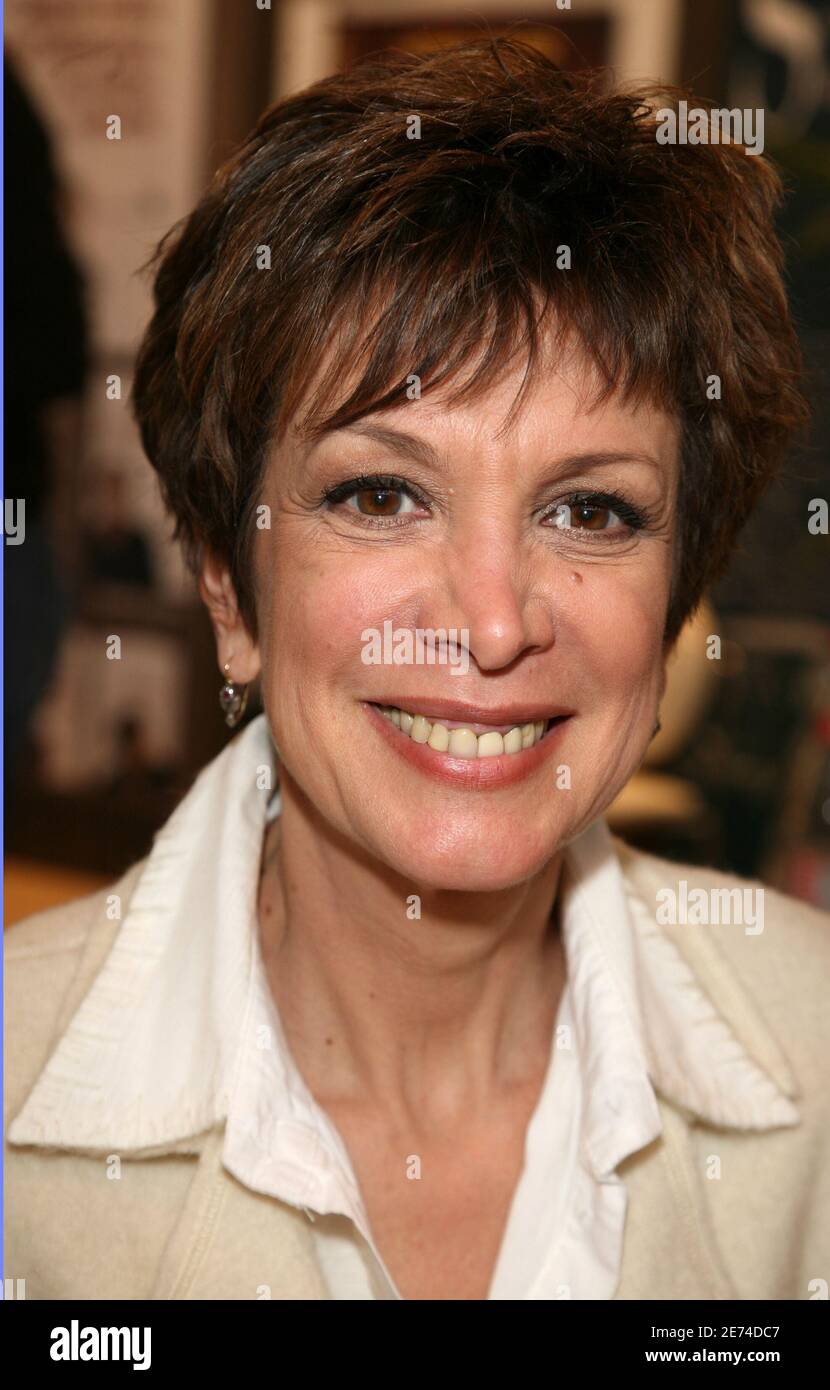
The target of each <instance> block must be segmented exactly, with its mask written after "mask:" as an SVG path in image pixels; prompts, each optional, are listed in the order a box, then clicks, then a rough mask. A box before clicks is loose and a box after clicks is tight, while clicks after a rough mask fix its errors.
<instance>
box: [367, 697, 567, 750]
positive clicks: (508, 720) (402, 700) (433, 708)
mask: <svg viewBox="0 0 830 1390" xmlns="http://www.w3.org/2000/svg"><path fill="white" fill-rule="evenodd" d="M372 703H373V704H376V705H391V706H393V707H394V708H395V709H405V710H406V711H407V713H408V714H422V715H424V716H425V717H426V718H427V719H429V718H435V719H468V720H469V721H470V723H471V724H509V725H510V726H511V727H513V726H514V725H516V724H535V723H536V722H537V720H539V719H558V718H561V717H562V716H563V715H571V714H573V713H574V711H573V710H572V709H557V708H555V707H552V706H551V705H540V704H535V705H490V706H485V705H465V704H464V703H463V702H462V701H461V700H441V699H435V700H420V699H417V698H416V697H410V696H397V695H395V696H390V698H389V699H387V698H386V697H384V698H383V699H382V700H374V701H373V702H372ZM510 756H511V757H512V756H513V755H512V754H510ZM516 756H517V757H518V754H517V755H516Z"/></svg>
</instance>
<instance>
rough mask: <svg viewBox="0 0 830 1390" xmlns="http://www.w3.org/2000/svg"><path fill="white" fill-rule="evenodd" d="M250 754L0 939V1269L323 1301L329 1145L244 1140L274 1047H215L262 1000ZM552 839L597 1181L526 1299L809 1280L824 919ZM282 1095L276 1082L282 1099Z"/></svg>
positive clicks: (814, 1254) (734, 1288)
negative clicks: (672, 917)
mask: <svg viewBox="0 0 830 1390" xmlns="http://www.w3.org/2000/svg"><path fill="white" fill-rule="evenodd" d="M268 747H269V742H268V739H267V731H266V727H265V723H264V720H263V719H261V720H258V721H254V724H252V725H250V726H248V728H247V729H246V730H245V731H243V733H242V735H240V736H238V737H237V738H236V739H234V740H233V741H232V743H231V744H230V745H229V747H228V748H227V749H226V750H225V751H224V753H223V754H221V755H220V757H219V758H217V759H215V760H214V762H213V763H212V764H210V766H209V767H208V768H207V769H205V771H204V772H203V773H202V775H201V777H200V778H199V779H198V780H197V782H196V784H195V786H194V788H193V789H192V790H191V792H190V793H189V794H188V796H187V797H186V798H185V800H184V802H183V803H182V805H181V806H180V807H179V808H178V810H177V812H176V813H175V814H174V816H173V817H171V820H170V821H169V822H168V824H167V825H166V826H165V827H164V828H163V830H162V831H161V832H160V833H159V836H158V837H157V839H156V842H155V845H154V848H153V851H152V853H151V854H150V856H148V858H147V859H145V860H143V861H142V862H141V863H139V864H136V865H134V866H133V867H132V868H131V869H130V870H129V871H128V873H127V874H125V875H124V877H123V878H122V879H121V881H120V882H119V883H117V884H115V885H113V887H112V888H111V889H108V890H106V891H105V892H103V893H98V894H94V895H92V896H91V897H89V898H86V899H84V900H82V901H81V902H78V903H74V904H71V905H70V906H68V907H65V908H59V909H53V910H51V911H48V912H45V913H41V914H39V915H38V916H35V917H33V918H30V919H29V920H28V921H26V922H23V923H20V924H18V925H17V926H15V927H14V928H12V929H10V930H9V931H8V932H7V933H6V953H5V955H6V1010H5V1014H6V1062H5V1074H6V1076H5V1080H6V1085H5V1100H6V1110H5V1114H6V1147H5V1157H4V1162H5V1172H6V1183H5V1202H6V1207H5V1230H6V1246H5V1276H6V1278H7V1279H8V1278H12V1279H16V1280H19V1279H25V1281H26V1283H25V1290H26V1297H27V1298H34V1299H50V1298H55V1299H64V1298H67V1299H68V1298H80V1299H85V1298H86V1299H93V1298H123V1299H135V1298H137V1299H144V1298H153V1299H225V1298H233V1299H245V1298H269V1297H270V1298H278V1299H318V1298H321V1299H323V1298H330V1297H332V1293H331V1288H332V1272H331V1268H327V1267H326V1263H325V1245H324V1243H323V1244H321V1240H320V1234H321V1233H320V1229H319V1227H320V1226H322V1225H323V1223H314V1224H315V1225H316V1226H317V1227H318V1229H316V1230H315V1229H314V1226H313V1225H311V1224H310V1223H309V1220H308V1216H307V1214H306V1211H305V1209H304V1204H303V1202H302V1201H301V1200H300V1198H301V1197H302V1196H303V1195H304V1194H306V1193H310V1192H313V1191H314V1190H315V1183H318V1184H319V1185H320V1191H321V1193H322V1197H321V1199H320V1200H318V1201H316V1202H311V1201H310V1199H309V1201H310V1205H314V1206H315V1209H316V1210H319V1211H324V1212H325V1211H327V1210H335V1211H337V1210H350V1208H348V1207H343V1206H342V1205H341V1206H337V1204H336V1201H335V1199H334V1198H333V1197H332V1189H333V1186H336V1182H337V1181H338V1180H339V1181H341V1183H343V1184H344V1185H345V1186H346V1187H348V1186H349V1168H348V1160H347V1158H346V1157H345V1155H344V1164H343V1167H342V1168H340V1169H338V1167H337V1165H336V1164H335V1165H334V1166H331V1167H329V1168H326V1167H324V1166H323V1165H322V1164H319V1163H318V1161H317V1160H318V1154H317V1150H318V1148H319V1145H318V1144H317V1138H318V1137H322V1138H323V1139H324V1140H325V1138H326V1134H325V1131H324V1126H325V1117H324V1116H323V1115H322V1114H320V1113H317V1114H316V1115H314V1116H311V1118H312V1120H313V1122H314V1123H316V1124H317V1125H318V1127H319V1129H318V1131H317V1132H314V1131H309V1130H308V1128H306V1129H305V1130H303V1131H299V1130H298V1132H297V1137H296V1138H295V1139H294V1141H293V1142H294V1143H295V1145H296V1149H295V1151H294V1152H292V1151H291V1149H290V1142H291V1131H292V1125H291V1123H290V1122H289V1123H288V1124H284V1122H283V1121H284V1115H285V1113H286V1112H282V1117H281V1115H280V1112H279V1110H277V1112H276V1116H277V1120H278V1122H279V1124H278V1125H273V1126H272V1128H271V1129H267V1133H268V1135H269V1138H268V1141H267V1142H265V1143H263V1140H262V1134H263V1126H262V1121H263V1117H265V1119H267V1120H269V1121H271V1120H273V1118H274V1117H273V1115H269V1112H268V1109H269V1106H271V1107H273V1106H274V1105H277V1104H278V1103H279V1104H282V1103H283V1102H282V1101H279V1102H277V1101H275V1099H274V1096H275V1092H279V1091H280V1087H281V1076H285V1075H288V1074H287V1073H286V1072H285V1066H286V1057H285V1055H284V1053H283V1052H281V1051H280V1050H279V1049H277V1052H276V1054H275V1058H274V1060H273V1065H274V1066H275V1067H276V1068H277V1070H275V1071H273V1072H272V1073H271V1074H269V1073H268V1071H267V1068H265V1067H264V1066H263V1061H264V1058H263V1054H262V1053H260V1054H259V1056H258V1057H257V1056H253V1055H252V1056H251V1057H249V1058H248V1060H247V1063H246V1059H245V1055H244V1048H243V1049H239V1048H238V1047H236V1046H234V1047H232V1046H231V1043H233V1042H235V1040H237V1039H238V1038H239V1037H240V1036H241V1034H242V1033H243V1031H244V1029H243V1028H242V1026H241V1023H242V1021H243V1020H247V1021H248V1023H249V1024H252V1023H255V1021H256V1019H257V1018H258V1017H263V1016H264V1015H263V1014H262V1012H261V1010H262V1009H263V1008H264V1007H265V1000H264V998H263V997H262V995H263V990H262V980H261V978H259V977H257V975H256V971H255V970H252V969H251V959H252V953H251V951H250V940H249V933H248V929H247V927H246V926H245V924H246V923H249V922H250V921H251V920H252V917H253V913H252V907H253V894H254V892H255V873H254V872H253V868H254V867H255V860H256V856H257V855H258V846H259V844H260V843H261V836H262V830H263V825H264V819H265V815H266V809H265V806H266V801H267V797H266V796H264V795H263V794H260V793H258V792H257V791H256V790H255V783H256V781H257V780H258V779H257V778H256V777H255V776H254V775H253V774H255V773H258V772H260V771H262V770H263V768H265V767H266V766H267V761H268V754H267V749H268ZM262 780H263V781H264V782H265V784H266V785H268V784H269V779H268V778H267V777H266V778H264V779H262ZM603 837H604V838H603ZM609 847H610V848H609ZM569 852H570V853H571V855H572V857H571V858H570V859H569V861H568V863H569V873H570V875H571V877H572V879H573V885H572V888H571V891H570V896H569V899H568V901H569V902H570V904H571V906H570V908H569V909H568V915H566V919H565V922H566V925H565V935H566V942H567V946H568V950H567V959H568V971H569V988H571V989H572V990H573V997H574V1015H575V1024H576V1031H577V1036H578V1037H580V1036H581V1035H580V1024H581V1020H582V1019H583V1017H587V1016H588V1001H589V996H591V995H592V996H593V1003H591V1005H590V1010H591V1014H592V1016H593V1017H594V1020H595V1021H594V1042H593V1043H590V1036H589V1034H588V1033H587V1031H586V1032H585V1033H584V1037H585V1038H586V1039H587V1040H588V1041H589V1043H590V1047H589V1048H588V1049H586V1050H584V1053H585V1057H586V1065H585V1067H584V1068H583V1072H584V1076H583V1082H584V1085H585V1104H583V1106H582V1108H583V1109H585V1110H587V1111H588V1112H589V1119H593V1127H592V1128H588V1129H586V1128H585V1127H583V1136H582V1144H583V1148H587V1149H589V1150H590V1153H589V1155H588V1157H589V1159H590V1163H589V1164H588V1165H587V1166H588V1167H589V1168H590V1169H591V1170H592V1172H593V1175H594V1177H595V1179H596V1181H595V1184H594V1189H593V1194H592V1193H591V1192H588V1193H587V1196H588V1201H587V1202H586V1203H585V1204H583V1203H582V1202H580V1203H579V1205H580V1206H582V1205H585V1206H586V1208H587V1207H588V1206H591V1205H592V1204H594V1203H597V1208H596V1209H597V1212H598V1219H597V1221H596V1222H595V1227H596V1229H595V1230H594V1231H593V1232H586V1233H583V1234H581V1235H580V1238H579V1240H578V1241H575V1242H574V1263H573V1268H574V1270H575V1278H574V1281H573V1283H574V1284H575V1287H574V1288H573V1289H572V1288H571V1279H570V1275H568V1276H567V1278H568V1282H567V1283H566V1284H564V1285H562V1284H557V1283H556V1282H555V1280H551V1279H548V1281H547V1283H546V1284H545V1283H544V1282H543V1281H542V1282H540V1284H539V1291H537V1292H535V1293H530V1294H527V1295H525V1296H529V1297H538V1298H552V1297H595V1298H596V1297H599V1298H602V1297H614V1298H619V1299H649V1298H672V1299H691V1298H703V1299H729V1298H773V1299H782V1298H788V1299H791V1298H795V1299H808V1298H817V1297H819V1298H820V1297H826V1296H827V1286H828V1284H830V1164H829V1163H828V1161H827V1160H828V1157H829V1156H830V1155H829V1154H828V1149H829V1148H830V1103H829V1102H828V1085H827V1082H828V1071H829V1070H830V1065H829V1064H828V1057H830V1012H829V1011H828V1009H827V1007H826V1004H825V1000H826V998H827V997H828V984H830V917H828V916H827V915H826V914H823V913H818V912H816V911H814V910H813V909H811V908H808V907H806V906H804V905H803V904H800V903H798V902H796V901H795V900H792V899H788V898H784V897H781V896H780V895H778V894H775V893H773V892H771V891H770V890H765V894H764V914H763V929H762V930H758V926H753V927H752V928H750V929H749V930H747V929H746V926H745V924H744V922H742V921H738V922H736V923H734V924H733V925H728V926H727V925H722V924H710V925H693V924H692V921H691V920H690V921H686V922H683V921H681V922H678V923H677V924H676V925H662V924H661V923H662V921H663V918H664V916H665V913H664V912H661V911H659V910H658V905H660V904H664V903H665V902H666V900H667V894H669V893H670V892H672V891H674V892H676V895H677V902H678V903H680V904H683V903H686V904H688V903H689V902H690V901H694V897H693V895H694V893H695V890H700V889H703V890H704V891H705V893H706V894H709V892H710V890H712V889H730V890H734V889H735V888H740V889H741V890H743V889H744V888H745V887H748V885H744V884H743V883H742V882H741V881H739V880H736V879H730V878H726V877H724V876H722V875H719V874H716V873H714V872H712V871H707V870H700V869H697V868H693V867H691V866H686V865H676V864H670V863H668V862H666V861H663V860H659V859H655V858H652V857H651V856H648V855H644V854H641V853H639V852H637V851H634V850H632V849H630V848H627V847H626V846H625V845H623V844H622V843H621V842H619V841H616V840H612V839H611V837H609V836H608V835H607V831H605V830H604V827H601V828H600V827H599V826H598V827H597V828H596V829H592V831H591V832H587V833H586V836H585V837H581V840H580V841H577V842H574V847H571V848H570V851H569ZM609 859H612V860H613V861H614V862H613V863H609V862H608V860H609ZM217 866H220V867H221V872H217ZM616 884H619V891H617V889H616V888H615V885H616ZM753 887H755V888H757V885H754V886H753ZM615 894H616V896H617V897H618V898H619V902H618V901H616V898H615ZM574 904H575V905H574ZM626 909H627V912H626ZM612 921H613V922H614V924H615V925H614V927H613V930H612V927H611V923H612ZM232 924H235V925H233V929H231V926H232ZM758 925H760V923H759V924H758ZM571 974H573V980H572V981H571V980H570V977H571ZM257 990H258V991H259V992H260V993H259V994H257ZM600 1005H601V1008H600ZM258 1010H259V1012H258ZM603 1010H604V1012H602V1011H603ZM568 1016H569V1017H570V1015H568ZM598 1016H601V1024H602V1027H601V1030H600V1029H599V1024H597V1022H596V1019H597V1017H598ZM615 1028H616V1029H617V1032H616V1037H615V1034H614V1029H615ZM249 1031H250V1029H249ZM260 1031H261V1028H260ZM597 1037H599V1038H600V1039H603V1040H605V1043H604V1046H602V1047H600V1046H598V1044H597V1041H596V1039H597ZM591 1048H592V1049H593V1050H591ZM300 1088H301V1082H300V1081H299V1078H298V1076H297V1075H296V1074H291V1075H289V1076H288V1084H286V1085H284V1086H283V1090H284V1091H285V1092H286V1096H287V1092H288V1091H289V1090H290V1091H291V1097H290V1099H291V1103H292V1104H293V1105H294V1106H295V1107H296V1104H297V1097H298V1096H299V1095H300ZM301 1101H302V1104H303V1105H304V1106H307V1107H311V1106H313V1101H312V1100H311V1098H310V1097H309V1096H308V1094H307V1093H305V1094H304V1095H303V1096H302V1097H301ZM285 1103H286V1104H287V1103H288V1101H287V1099H286V1100H285ZM294 1113H296V1111H295V1112H294ZM307 1114H308V1115H310V1114H311V1111H310V1109H309V1110H308V1111H307ZM610 1114H613V1123H606V1121H607V1117H608V1116H609V1115H610ZM304 1118H306V1114H305V1113H304ZM289 1121H290V1116H289ZM604 1124H605V1128H604V1129H603V1125H604ZM277 1128H280V1129H281V1131H286V1133H282V1138H281V1139H280V1141H279V1143H277V1142H275V1140H276V1136H277ZM310 1134H311V1137H312V1138H313V1140H314V1143H313V1145H312V1146H310V1147H309V1145H308V1138H309V1135H310ZM303 1142H305V1143H306V1149H305V1150H303V1147H302V1144H303ZM280 1143H281V1144H282V1148H281V1149H280ZM334 1143H335V1144H336V1136H334ZM287 1145H288V1147H286V1146H287ZM304 1152H305V1153H306V1154H308V1160H307V1161H306V1162H304V1161H303V1155H304ZM332 1152H333V1153H335V1157H336V1149H333V1150H332ZM324 1156H325V1155H324ZM277 1159H279V1160H280V1162H279V1163H278V1162H277V1161H276V1160H277ZM315 1165H316V1166H315ZM292 1176H293V1179H294V1185H293V1186H292V1181H291V1179H292ZM532 1176H533V1175H532ZM538 1178H539V1174H538V1173H537V1174H536V1175H535V1177H534V1180H533V1186H534V1188H535V1190H536V1193H537V1196H536V1197H535V1198H534V1200H536V1201H538V1192H539V1190H541V1191H542V1193H543V1192H544V1187H542V1188H541V1189H540V1188H539V1182H538ZM597 1194H598V1197H599V1199H603V1200H604V1202H605V1205H604V1206H603V1204H602V1200H598V1198H597ZM618 1195H619V1196H620V1197H621V1198H622V1204H620V1202H618V1201H617V1200H616V1198H617V1196H618ZM353 1200H354V1202H355V1203H356V1208H355V1211H354V1216H355V1220H356V1221H357V1223H358V1225H359V1224H360V1210H361V1208H360V1201H359V1194H354V1196H353ZM341 1202H342V1199H341ZM327 1203H328V1205H327ZM532 1216H533V1213H532V1211H530V1210H529V1209H528V1212H526V1213H524V1217H523V1222H522V1223H520V1224H523V1225H524V1227H526V1229H527V1230H528V1231H530V1232H531V1233H532V1231H533V1225H534V1223H533V1221H532V1220H531V1219H530V1218H532ZM528 1221H529V1222H530V1224H529V1225H528ZM612 1228H613V1229H612ZM623 1228H624V1229H623ZM603 1240H605V1242H606V1244H605V1245H604V1246H603V1243H602V1242H603ZM580 1242H581V1243H580ZM515 1244H516V1242H515V1240H514V1242H513V1246H514V1250H513V1251H512V1253H511V1258H513V1260H514V1265H515V1267H516V1269H517V1270H518V1271H519V1272H520V1271H521V1263H522V1261H521V1251H520V1250H516V1249H515ZM612 1253H613V1257H612ZM580 1262H581V1264H580ZM603 1263H605V1264H606V1265H607V1266H608V1268H607V1269H606V1270H605V1273H604V1275H603V1273H602V1265H603ZM580 1267H581V1268H583V1269H584V1270H585V1271H587V1272H586V1275H585V1278H584V1279H581V1275H580V1272H579V1271H580ZM592 1269H593V1270H595V1271H597V1272H596V1273H592V1272H591V1271H592ZM509 1283H510V1281H508V1283H507V1286H508V1287H509ZM346 1287H348V1285H346ZM335 1296H347V1297H348V1296H351V1295H349V1294H342V1295H339V1294H338V1295H335ZM356 1296H368V1297H371V1296H379V1297H388V1296H390V1295H389V1294H388V1293H386V1294H383V1293H381V1294H376V1295H372V1294H371V1293H369V1294H364V1295H356ZM502 1296H507V1297H509V1296H510V1294H509V1293H507V1294H504V1295H502ZM519 1296H522V1295H519Z"/></svg>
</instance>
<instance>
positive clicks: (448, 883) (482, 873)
mask: <svg viewBox="0 0 830 1390" xmlns="http://www.w3.org/2000/svg"><path fill="white" fill-rule="evenodd" d="M416 825H417V820H416ZM385 838H386V837H385V836H384V837H382V839H385ZM571 838H572V834H571V833H570V832H569V830H568V827H566V826H565V825H562V826H560V827H556V826H554V827H546V828H545V829H544V830H543V829H541V828H538V829H537V830H536V831H535V832H532V831H530V830H529V829H528V827H527V825H526V824H525V825H523V826H522V825H518V824H517V825H515V826H514V827H508V826H506V825H505V823H504V821H502V822H501V824H500V826H499V824H498V822H497V821H495V822H493V823H491V824H488V825H487V826H486V827H483V826H482V825H481V823H480V822H479V823H478V824H477V825H474V824H469V823H468V824H467V825H466V826H464V827H462V826H460V825H459V824H458V823H456V824H455V825H454V826H451V825H448V824H447V822H446V821H444V822H443V823H442V825H441V826H440V827H436V826H435V825H434V824H433V825H432V828H431V833H430V832H428V830H427V828H426V826H424V825H423V823H422V824H421V827H420V828H419V829H415V830H410V833H409V834H408V835H407V837H406V840H407V841H408V844H407V848H406V849H405V850H404V851H403V852H402V850H401V840H400V839H398V838H397V837H396V838H395V840H394V841H393V842H391V843H386V844H384V843H382V842H380V843H379V842H378V841H375V843H374V845H373V847H372V849H371V852H372V853H373V854H374V855H376V857H377V858H379V859H381V860H383V861H385V862H386V863H387V864H389V866H390V867H391V868H392V869H394V870H395V872H396V873H398V874H400V876H401V878H403V879H405V880H406V881H407V883H411V884H412V885H413V892H418V891H419V889H424V890H429V891H432V892H441V891H448V892H460V893H498V892H501V891H503V890H505V889H509V888H514V887H515V886H516V885H518V884H520V883H525V882H527V881H528V880H530V879H532V878H534V877H535V876H536V875H537V874H539V873H541V872H542V870H544V868H545V867H546V865H548V864H549V863H550V862H551V860H552V859H553V858H555V856H556V855H557V854H558V853H559V851H560V849H561V848H562V847H563V846H564V845H565V844H566V843H567V841H568V840H569V839H571Z"/></svg>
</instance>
